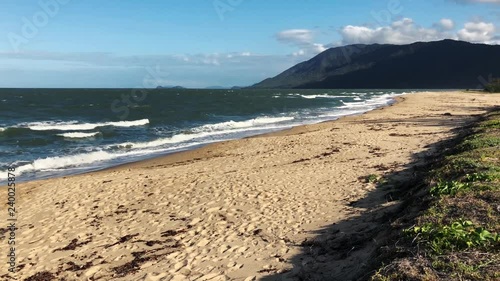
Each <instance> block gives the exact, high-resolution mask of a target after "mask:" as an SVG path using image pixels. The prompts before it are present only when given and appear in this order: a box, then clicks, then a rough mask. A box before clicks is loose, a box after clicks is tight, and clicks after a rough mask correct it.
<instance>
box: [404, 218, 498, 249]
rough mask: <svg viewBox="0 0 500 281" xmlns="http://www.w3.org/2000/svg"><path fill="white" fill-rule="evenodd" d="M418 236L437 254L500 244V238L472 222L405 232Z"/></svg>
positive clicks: (418, 228) (431, 225)
mask: <svg viewBox="0 0 500 281" xmlns="http://www.w3.org/2000/svg"><path fill="white" fill-rule="evenodd" d="M405 232H406V233H407V234H410V233H413V234H417V236H416V238H415V239H417V240H419V241H420V242H423V243H425V244H427V245H428V246H429V247H430V248H431V249H432V251H434V252H435V253H436V254H443V253H444V252H445V251H448V250H449V251H455V250H463V249H467V248H473V247H487V246H489V245H491V244H497V243H499V242H500V236H499V235H498V234H496V233H491V232H489V231H488V230H486V229H484V228H483V227H476V226H474V224H473V223H472V222H471V221H466V220H459V221H456V222H454V223H452V224H451V225H445V226H439V225H433V224H430V223H428V224H424V225H422V226H415V227H412V228H410V229H407V230H406V231H405Z"/></svg>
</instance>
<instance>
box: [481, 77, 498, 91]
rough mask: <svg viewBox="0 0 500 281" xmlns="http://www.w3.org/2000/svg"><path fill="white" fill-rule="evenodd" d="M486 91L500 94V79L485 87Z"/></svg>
mask: <svg viewBox="0 0 500 281" xmlns="http://www.w3.org/2000/svg"><path fill="white" fill-rule="evenodd" d="M484 90H485V91H487V92H490V93H500V78H497V79H493V81H491V83H489V84H488V85H486V86H485V87H484Z"/></svg>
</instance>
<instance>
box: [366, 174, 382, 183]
mask: <svg viewBox="0 0 500 281" xmlns="http://www.w3.org/2000/svg"><path fill="white" fill-rule="evenodd" d="M378 181H379V176H377V175H375V174H370V175H368V176H367V177H366V182H367V183H377V182H378Z"/></svg>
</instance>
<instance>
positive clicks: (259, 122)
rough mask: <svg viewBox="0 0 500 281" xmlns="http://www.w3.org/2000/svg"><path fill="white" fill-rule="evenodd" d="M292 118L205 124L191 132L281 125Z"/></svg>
mask: <svg viewBox="0 0 500 281" xmlns="http://www.w3.org/2000/svg"><path fill="white" fill-rule="evenodd" d="M293 119H294V117H257V118H255V119H250V120H245V121H227V122H222V123H216V124H207V125H203V126H200V127H198V128H194V129H193V132H213V131H222V130H232V129H239V128H250V127H258V126H261V125H267V124H274V123H281V122H286V121H291V120H293Z"/></svg>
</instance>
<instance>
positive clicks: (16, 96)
mask: <svg viewBox="0 0 500 281" xmlns="http://www.w3.org/2000/svg"><path fill="white" fill-rule="evenodd" d="M410 92H411V91H410V90H407V91H402V90H394V91H393V90H250V89H248V90H247V89H243V90H190V89H189V90H188V89H159V90H145V89H142V90H141V89H135V90H133V89H0V179H2V180H3V179H6V178H7V169H8V167H15V168H16V172H17V175H16V176H17V180H18V181H28V180H34V179H43V178H50V177H56V176H63V175H70V174H77V173H82V172H88V171H93V170H99V169H103V168H107V167H111V166H115V165H119V164H123V163H128V162H133V161H138V160H143V159H147V158H152V157H156V156H160V155H165V154H169V153H173V152H179V151H183V150H189V149H194V148H197V147H200V146H202V145H205V144H208V143H213V142H219V141H224V140H231V139H238V138H243V137H247V136H252V135H257V134H262V133H267V132H271V131H277V130H283V129H287V128H290V127H293V126H298V125H303V124H312V123H318V122H322V121H327V120H334V119H337V118H339V117H341V116H346V115H352V114H360V113H363V112H366V111H369V110H372V109H375V108H377V107H380V106H384V105H387V104H390V103H392V102H393V98H394V97H395V96H398V95H402V94H405V93H410Z"/></svg>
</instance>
